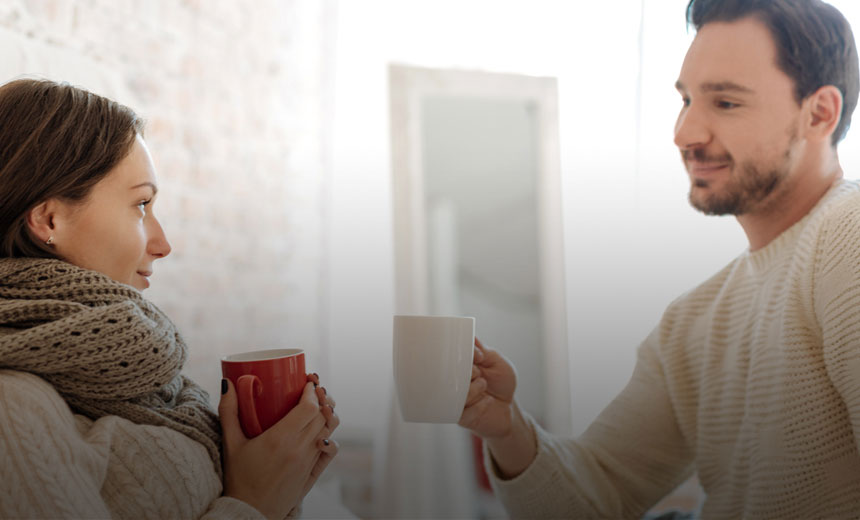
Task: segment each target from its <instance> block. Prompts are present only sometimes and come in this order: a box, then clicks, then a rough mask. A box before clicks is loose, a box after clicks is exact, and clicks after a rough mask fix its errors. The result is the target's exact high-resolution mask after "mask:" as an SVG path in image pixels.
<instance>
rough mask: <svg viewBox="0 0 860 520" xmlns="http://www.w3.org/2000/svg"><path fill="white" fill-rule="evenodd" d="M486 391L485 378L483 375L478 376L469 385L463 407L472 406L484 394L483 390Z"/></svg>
mask: <svg viewBox="0 0 860 520" xmlns="http://www.w3.org/2000/svg"><path fill="white" fill-rule="evenodd" d="M486 391H487V380H486V379H484V378H483V377H481V378H478V379H476V380H474V381H472V384H470V385H469V393H468V394H467V395H466V405H465V407H469V406H472V405H473V404H475V403H476V402H478V400H479V399H480V398H481V396H482V395H484V392H486Z"/></svg>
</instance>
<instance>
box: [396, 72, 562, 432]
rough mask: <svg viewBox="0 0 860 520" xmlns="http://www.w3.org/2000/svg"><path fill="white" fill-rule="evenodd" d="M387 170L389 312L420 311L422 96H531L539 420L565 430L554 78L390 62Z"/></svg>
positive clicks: (423, 300)
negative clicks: (542, 407)
mask: <svg viewBox="0 0 860 520" xmlns="http://www.w3.org/2000/svg"><path fill="white" fill-rule="evenodd" d="M388 73H389V102H390V124H391V127H390V134H391V170H392V183H393V184H392V193H393V198H394V201H393V204H394V206H393V207H394V215H393V216H394V219H393V220H394V255H395V259H394V267H395V284H394V291H395V312H396V314H427V312H428V307H429V293H428V291H429V287H428V270H427V269H428V266H427V221H426V220H427V219H426V216H425V215H426V213H425V208H424V200H425V198H424V172H423V168H422V164H423V161H422V149H421V142H422V135H421V101H422V100H423V99H424V98H425V97H427V96H433V97H440V96H452V97H478V98H484V99H506V100H523V101H529V102H531V103H533V105H534V107H535V116H536V117H537V122H536V123H537V125H536V127H537V128H538V132H539V136H538V140H537V142H538V146H537V151H538V168H537V170H538V179H537V195H538V201H537V202H538V204H537V206H538V212H539V215H538V232H539V236H538V247H539V248H540V251H539V258H540V264H541V265H540V266H539V267H540V273H541V274H540V284H541V314H542V319H543V323H542V325H541V326H542V328H543V338H544V344H543V345H540V347H541V348H542V349H543V353H544V374H545V379H544V385H545V387H544V390H545V393H544V395H546V397H547V403H546V424H545V425H544V426H545V427H546V428H547V430H548V431H550V432H551V433H554V434H557V435H571V433H572V429H573V425H572V420H571V396H570V368H569V363H568V345H567V311H566V306H565V277H564V242H563V240H564V234H563V229H562V211H561V178H560V164H559V136H558V88H557V82H556V80H555V78H543V77H532V76H522V75H516V74H500V73H489V72H477V71H467V70H457V69H429V68H422V67H414V66H408V65H399V64H391V65H390V66H389V69H388Z"/></svg>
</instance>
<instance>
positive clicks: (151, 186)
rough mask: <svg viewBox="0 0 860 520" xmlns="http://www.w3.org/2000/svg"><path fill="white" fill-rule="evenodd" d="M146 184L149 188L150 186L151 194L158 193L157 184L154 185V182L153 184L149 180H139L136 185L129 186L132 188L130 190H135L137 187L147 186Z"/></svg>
mask: <svg viewBox="0 0 860 520" xmlns="http://www.w3.org/2000/svg"><path fill="white" fill-rule="evenodd" d="M147 186H149V187H150V188H152V194H153V195H155V194H156V193H158V186H156V185H155V184H153V183H151V182H149V181H147V182H141V183H140V184H138V185H136V186H132V187H131V189H132V190H136V189H138V188H145V187H147Z"/></svg>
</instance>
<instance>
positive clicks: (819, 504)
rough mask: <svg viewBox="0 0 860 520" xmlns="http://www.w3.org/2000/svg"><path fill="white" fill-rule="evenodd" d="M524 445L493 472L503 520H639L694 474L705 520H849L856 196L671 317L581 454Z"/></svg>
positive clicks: (856, 474) (843, 198) (859, 275)
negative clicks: (521, 465)
mask: <svg viewBox="0 0 860 520" xmlns="http://www.w3.org/2000/svg"><path fill="white" fill-rule="evenodd" d="M597 347H599V346H595V348H597ZM536 431H537V433H538V455H537V458H536V459H535V461H534V462H533V463H532V464H531V466H529V468H527V469H526V471H525V472H524V473H522V474H521V475H519V476H518V477H516V478H514V479H512V480H508V481H503V480H500V479H499V478H498V477H497V476H496V475H495V472H492V471H491V473H493V477H492V480H493V485H494V488H495V489H496V492H497V494H498V496H499V497H500V498H501V499H502V501H503V502H504V504H505V505H506V507H507V509H508V511H509V512H510V513H511V515H512V516H513V517H515V518H542V519H547V518H592V517H601V518H639V517H640V516H641V515H642V514H643V513H644V512H645V511H647V510H648V509H649V508H650V507H651V506H652V505H653V504H655V503H656V502H657V501H658V500H659V499H660V498H661V497H663V496H664V495H666V494H667V493H668V492H670V491H671V490H672V489H673V488H674V487H675V486H676V485H678V484H679V483H680V482H682V481H683V480H684V479H685V478H687V477H688V476H689V475H690V474H691V473H692V472H693V471H698V476H699V479H700V481H701V483H702V487H703V488H704V490H705V493H706V495H707V498H706V499H705V502H704V503H703V504H702V509H701V515H702V517H704V518H756V519H760V518H780V519H783V518H828V519H830V518H846V517H853V518H857V517H858V516H860V455H858V441H860V187H858V185H857V184H856V183H854V182H847V181H842V182H840V183H839V184H838V185H837V186H835V187H834V188H833V189H831V190H830V191H829V192H828V193H827V195H826V196H825V197H824V198H823V199H822V200H821V201H820V202H819V203H818V204H817V206H816V207H815V209H814V210H813V211H812V212H810V214H809V215H807V216H806V217H805V218H804V219H803V220H801V221H800V222H798V223H797V224H795V225H794V226H792V227H791V228H790V229H788V230H787V231H786V232H784V233H783V234H782V235H780V236H779V237H778V238H777V239H775V240H774V241H773V242H771V243H770V244H768V245H767V246H766V247H764V248H762V249H760V250H757V251H755V252H752V253H750V252H746V253H744V254H742V255H741V256H739V257H738V258H736V259H735V260H734V261H733V262H731V263H730V264H729V265H728V266H726V267H725V268H724V269H723V270H722V271H720V272H719V273H717V274H716V275H715V276H714V277H712V278H711V279H710V280H708V281H706V282H705V283H703V284H702V285H700V286H699V287H697V288H696V289H694V290H692V291H691V292H689V293H687V294H685V295H684V296H682V297H681V298H679V299H678V300H676V301H675V302H673V303H672V304H671V305H670V306H669V308H668V309H667V310H666V312H665V314H664V316H663V318H662V320H661V322H660V324H659V325H658V327H657V328H656V329H655V330H654V331H653V332H652V333H651V335H650V336H649V337H648V338H647V339H646V340H645V341H644V342H643V344H642V345H641V346H640V348H639V350H638V360H637V365H636V368H635V370H634V372H633V376H632V378H631V380H630V382H629V383H628V385H627V387H626V388H625V389H624V390H623V391H622V392H621V394H619V396H618V397H617V398H616V399H615V400H614V401H613V402H612V403H611V404H610V405H609V406H608V407H607V408H606V409H605V410H604V411H603V412H602V413H601V415H600V416H599V417H598V418H597V420H596V421H595V422H594V423H593V424H592V425H591V426H590V427H589V428H588V430H587V431H586V432H585V433H584V434H583V435H582V436H581V437H580V438H578V439H576V440H571V439H559V438H555V437H553V436H551V435H549V434H547V433H546V432H544V431H542V430H540V428H537V427H536ZM488 462H489V461H488ZM489 465H490V466H492V464H491V463H490V464H489Z"/></svg>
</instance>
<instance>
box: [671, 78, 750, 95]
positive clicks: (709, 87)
mask: <svg viewBox="0 0 860 520" xmlns="http://www.w3.org/2000/svg"><path fill="white" fill-rule="evenodd" d="M675 88H676V89H678V90H679V91H681V92H685V91H686V90H687V87H685V86H684V84H683V83H681V81H680V80H678V81H676V82H675ZM699 90H701V91H702V92H706V93H707V92H735V93H739V94H754V93H755V91H754V90H753V89H751V88H748V87H745V86H743V85H738V84H737V83H735V82H733V81H709V82H707V83H703V84H702V85H701V86H700V87H699Z"/></svg>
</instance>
